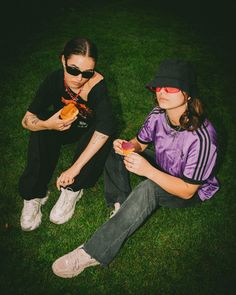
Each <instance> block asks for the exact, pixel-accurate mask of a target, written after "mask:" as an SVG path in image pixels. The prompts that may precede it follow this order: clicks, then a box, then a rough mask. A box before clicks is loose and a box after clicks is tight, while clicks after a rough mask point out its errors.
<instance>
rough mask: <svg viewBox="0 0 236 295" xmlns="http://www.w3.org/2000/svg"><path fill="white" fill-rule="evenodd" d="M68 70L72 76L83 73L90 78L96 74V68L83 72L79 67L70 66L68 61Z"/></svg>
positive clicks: (84, 76) (83, 75)
mask: <svg viewBox="0 0 236 295" xmlns="http://www.w3.org/2000/svg"><path fill="white" fill-rule="evenodd" d="M66 71H67V73H68V74H70V75H72V76H78V75H80V74H81V75H82V77H83V78H86V79H90V78H92V77H93V75H94V70H89V71H83V72H81V71H80V70H79V69H78V68H75V67H71V66H68V65H67V63H66Z"/></svg>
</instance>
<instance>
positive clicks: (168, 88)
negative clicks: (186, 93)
mask: <svg viewBox="0 0 236 295" xmlns="http://www.w3.org/2000/svg"><path fill="white" fill-rule="evenodd" d="M161 89H164V90H165V92H167V93H177V92H180V91H181V90H180V89H179V88H175V87H157V88H154V91H155V92H160V91H161Z"/></svg>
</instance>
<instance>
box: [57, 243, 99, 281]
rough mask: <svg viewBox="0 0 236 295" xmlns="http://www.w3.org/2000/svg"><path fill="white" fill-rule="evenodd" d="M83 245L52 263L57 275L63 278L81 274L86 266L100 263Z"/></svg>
mask: <svg viewBox="0 0 236 295" xmlns="http://www.w3.org/2000/svg"><path fill="white" fill-rule="evenodd" d="M99 264H100V263H99V262H98V261H97V260H95V259H94V258H92V257H91V256H90V255H89V254H88V253H86V252H85V250H84V249H83V248H82V246H80V247H78V248H76V249H75V250H74V251H72V252H69V253H68V254H66V255H64V256H62V257H60V258H58V259H57V260H56V261H55V262H54V263H53V265H52V270H53V272H54V274H55V275H57V276H59V277H62V278H72V277H75V276H77V275H79V274H80V273H81V272H82V271H83V270H84V269H85V268H86V267H89V266H95V265H99Z"/></svg>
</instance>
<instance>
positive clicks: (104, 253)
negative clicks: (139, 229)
mask: <svg viewBox="0 0 236 295" xmlns="http://www.w3.org/2000/svg"><path fill="white" fill-rule="evenodd" d="M145 211H147V209H146V210H143V211H142V214H141V216H139V217H138V218H137V219H136V220H135V222H134V223H133V224H132V225H130V226H129V228H128V229H127V230H126V231H124V232H123V233H122V234H121V235H120V236H119V238H117V239H115V240H114V241H113V243H112V244H111V245H109V246H108V247H107V249H106V250H105V251H104V252H103V254H102V255H101V256H102V257H104V256H105V255H106V253H107V252H108V251H109V249H110V248H111V247H112V246H113V245H114V244H115V243H116V242H117V241H118V240H120V239H121V237H122V236H123V235H124V234H126V233H127V232H128V231H129V230H130V229H131V228H132V226H133V225H134V224H136V222H137V220H139V219H141V217H142V216H143V213H144V212H145ZM146 216H147V215H146ZM101 260H103V259H101Z"/></svg>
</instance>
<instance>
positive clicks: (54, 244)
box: [0, 0, 236, 295]
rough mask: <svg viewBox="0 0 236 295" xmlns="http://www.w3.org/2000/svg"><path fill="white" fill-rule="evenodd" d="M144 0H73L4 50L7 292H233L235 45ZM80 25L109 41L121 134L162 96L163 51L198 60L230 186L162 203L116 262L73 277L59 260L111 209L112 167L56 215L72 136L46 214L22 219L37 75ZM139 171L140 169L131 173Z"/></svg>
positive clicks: (102, 48) (104, 58)
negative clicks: (56, 271) (64, 274)
mask: <svg viewBox="0 0 236 295" xmlns="http://www.w3.org/2000/svg"><path fill="white" fill-rule="evenodd" d="M101 3H102V5H101ZM146 4H147V3H146ZM146 4H145V3H143V2H141V1H140V2H139V1H131V0H129V1H102V2H100V4H96V3H95V4H94V5H91V2H90V6H89V5H85V4H84V5H81V4H80V5H78V6H76V5H74V6H72V8H71V9H69V8H68V9H65V10H64V11H62V12H63V13H58V14H56V16H55V17H54V18H52V19H50V21H48V22H47V24H45V25H44V26H43V27H42V29H41V30H40V31H37V33H35V34H32V35H31V37H30V38H29V39H28V41H27V43H26V44H24V46H20V47H19V48H18V55H12V56H10V57H9V56H7V57H6V59H7V62H6V63H5V66H3V68H2V72H3V73H4V76H5V79H4V80H2V81H1V97H2V103H1V104H2V105H1V107H2V110H3V111H2V112H1V113H2V114H4V115H3V116H1V126H2V128H1V139H2V140H1V142H2V144H1V155H2V157H1V160H2V162H1V163H2V164H1V166H2V167H1V204H0V210H1V215H0V216H1V229H0V230H1V232H0V239H1V242H0V255H1V271H0V286H1V288H0V290H1V291H0V292H1V294H4V295H5V294H7V295H8V294H15V295H16V294H20V295H21V294H22V295H26V294H35V295H36V294H37V295H39V294H49V295H50V294H55V295H56V294H60V295H72V294H86V295H87V294H98V295H99V294H117V295H118V294H155V295H159V294H161V295H173V294H177V295H185V294H194V295H198V294H204V295H205V294H206V295H210V294H212V295H213V294H214V295H220V294H226V295H230V294H234V291H235V290H234V281H235V276H236V266H235V265H236V263H235V262H236V261H235V260H236V259H235V258H236V255H235V254H236V253H235V245H236V239H235V233H234V230H235V228H236V224H235V223H236V222H235V211H236V206H235V168H234V163H235V147H236V141H235V140H236V139H235V116H234V105H235V103H232V101H233V100H235V97H234V95H233V93H231V92H230V91H231V89H232V85H234V84H233V76H231V74H230V72H228V71H227V66H226V65H225V59H227V53H226V54H225V56H219V55H218V54H217V52H215V51H214V49H213V48H212V46H211V43H210V41H211V40H209V43H207V42H206V40H205V37H204V35H202V34H203V33H201V34H200V33H198V32H197V30H196V28H193V27H192V26H191V25H190V24H189V23H188V22H187V21H186V20H185V19H184V18H183V17H178V16H177V14H176V15H175V14H173V13H172V14H171V13H167V11H166V10H162V8H161V6H160V7H159V6H158V5H154V1H153V3H152V5H146ZM153 5H154V6H153ZM105 6H106V9H105V8H104V7H105ZM154 8H155V9H154ZM77 35H82V36H88V37H89V38H91V39H93V40H94V41H95V43H96V44H97V46H98V48H99V52H100V57H99V62H98V68H99V70H101V71H102V72H103V73H104V75H105V76H106V81H107V85H108V88H109V93H110V96H111V98H112V102H113V105H114V110H115V113H116V117H117V122H118V127H119V136H120V137H121V138H122V137H123V138H129V137H132V136H134V135H135V134H136V132H137V130H138V129H139V127H140V126H141V124H142V123H143V120H144V118H145V117H146V115H147V114H148V112H149V111H150V110H151V108H152V107H153V105H154V101H153V98H152V96H151V95H150V93H148V92H147V91H146V89H145V84H146V83H147V82H149V80H150V79H151V78H152V77H153V75H154V73H155V70H156V68H157V67H158V65H159V63H160V62H161V61H162V60H163V59H166V58H169V57H181V58H186V59H189V60H191V61H192V62H193V63H194V64H195V65H196V68H197V70H198V73H199V85H200V88H201V97H202V99H203V101H204V102H205V104H206V107H207V110H208V113H209V117H210V119H211V120H212V121H213V122H214V124H215V126H216V128H217V130H218V133H219V142H220V144H221V146H220V157H219V159H220V165H219V174H218V177H219V179H220V182H221V190H220V192H219V193H217V195H216V196H215V197H214V198H213V199H212V200H211V201H209V202H205V203H203V204H202V206H200V207H198V208H193V209H181V210H170V209H160V210H158V211H156V212H155V213H154V214H153V215H152V216H151V218H150V219H148V220H147V222H146V223H145V224H144V225H143V226H142V227H141V228H140V229H139V230H138V231H137V232H136V233H135V234H134V235H133V236H132V237H131V238H130V239H129V240H128V241H127V242H126V243H125V244H124V246H123V247H122V249H121V251H120V252H119V254H118V255H117V257H116V258H115V260H114V261H113V262H112V263H111V264H110V265H109V267H106V268H102V267H96V268H91V269H87V270H86V271H85V272H83V273H82V274H81V275H80V276H78V277H76V278H73V279H70V280H64V279H60V278H58V277H56V276H54V275H53V273H52V271H51V264H52V263H53V261H54V260H55V259H56V258H58V257H59V256H61V255H62V254H65V253H66V252H68V251H70V250H72V249H74V248H75V247H77V246H78V245H79V244H81V243H83V242H84V241H85V240H86V239H88V238H89V237H90V236H91V235H92V233H93V232H94V231H95V230H96V229H97V228H98V227H99V225H101V224H102V223H103V222H104V221H106V220H107V219H108V216H109V212H110V210H109V209H108V208H107V207H106V205H105V201H104V198H103V192H104V191H103V178H101V179H100V180H99V182H98V183H97V184H96V186H95V187H94V188H91V189H89V190H86V191H85V194H84V197H83V198H82V199H81V201H80V202H79V204H78V205H77V207H76V211H75V214H74V216H73V218H72V219H71V220H70V221H69V222H68V223H66V224H63V225H55V224H52V223H50V222H49V213H50V210H51V208H52V206H53V205H54V203H55V201H56V199H57V197H58V191H57V190H56V187H55V179H56V177H57V176H58V174H59V173H60V172H61V171H62V170H63V169H65V168H67V167H68V165H69V163H70V161H71V159H72V155H73V148H74V146H73V145H72V146H69V147H65V148H63V150H62V157H61V158H60V161H59V163H58V167H57V169H56V171H55V173H54V176H53V179H52V181H51V183H50V191H51V197H50V200H49V201H48V203H47V204H46V205H45V207H43V222H42V225H41V226H40V227H39V228H38V229H37V230H35V231H34V232H29V233H27V232H23V231H21V229H20V225H19V219H20V213H21V209H22V200H21V198H20V197H19V196H18V191H17V182H18V178H19V176H20V174H21V173H22V170H23V168H24V165H25V158H26V151H27V140H28V136H29V132H28V131H26V130H23V128H22V127H21V123H20V122H21V119H22V117H23V115H24V113H25V111H26V107H27V105H28V104H29V102H30V100H31V98H32V96H33V94H34V91H35V90H36V88H37V86H38V84H39V83H40V82H41V81H42V79H43V78H44V77H45V75H46V74H47V73H49V72H50V71H52V70H54V69H56V68H57V67H58V66H60V64H59V61H58V58H57V56H58V54H59V52H60V50H61V48H62V46H63V44H64V43H65V41H67V40H68V39H70V38H72V37H74V36H77ZM138 181H139V179H138V178H137V177H132V183H133V185H135V184H137V183H138Z"/></svg>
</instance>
